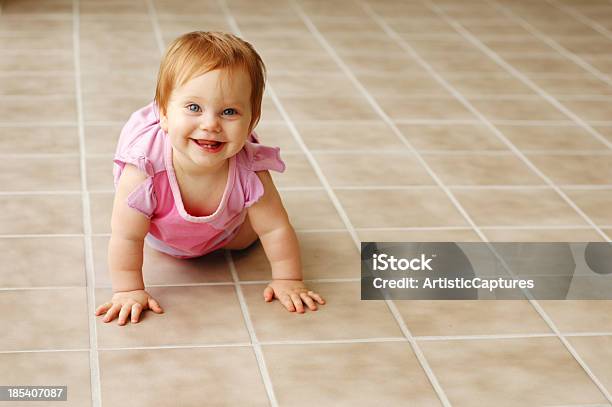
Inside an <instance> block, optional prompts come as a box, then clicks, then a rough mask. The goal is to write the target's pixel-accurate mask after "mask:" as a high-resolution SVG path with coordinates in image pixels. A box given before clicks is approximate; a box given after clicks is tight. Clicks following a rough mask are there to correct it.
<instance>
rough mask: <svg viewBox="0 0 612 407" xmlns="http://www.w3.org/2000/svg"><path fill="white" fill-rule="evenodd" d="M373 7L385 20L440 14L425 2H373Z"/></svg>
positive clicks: (428, 16) (424, 17) (435, 16)
mask: <svg viewBox="0 0 612 407" xmlns="http://www.w3.org/2000/svg"><path fill="white" fill-rule="evenodd" d="M371 3H372V4H371V5H372V9H373V10H374V12H376V14H378V15H379V16H381V17H384V19H385V20H389V19H391V20H393V21H395V20H398V19H400V18H401V19H402V20H408V19H437V20H440V18H439V17H438V15H437V14H436V13H435V12H434V11H433V10H431V8H430V7H427V6H426V5H425V4H420V3H413V2H408V3H404V2H400V3H398V2H371Z"/></svg>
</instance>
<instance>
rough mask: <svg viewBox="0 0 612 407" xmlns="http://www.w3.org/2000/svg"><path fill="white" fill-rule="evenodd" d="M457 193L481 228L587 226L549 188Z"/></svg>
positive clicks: (460, 191)
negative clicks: (501, 226)
mask: <svg viewBox="0 0 612 407" xmlns="http://www.w3.org/2000/svg"><path fill="white" fill-rule="evenodd" d="M453 194H454V195H455V197H456V198H457V199H458V200H459V202H460V203H461V205H462V206H463V208H465V210H466V211H467V212H468V214H469V215H470V216H471V217H472V219H473V220H474V222H475V223H476V224H477V225H481V226H495V225H512V226H519V225H520V226H531V227H534V228H537V226H550V225H559V226H560V225H586V222H585V221H584V220H583V219H582V218H581V217H580V216H579V215H578V214H577V213H576V212H575V211H574V209H572V208H571V207H570V206H569V205H568V204H567V203H566V202H565V201H564V200H563V199H562V198H561V197H560V196H559V195H558V194H557V193H556V192H554V191H552V190H549V189H520V188H517V189H512V190H504V189H489V190H487V189H472V190H468V189H464V190H454V191H453Z"/></svg>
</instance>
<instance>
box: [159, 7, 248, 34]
mask: <svg viewBox="0 0 612 407" xmlns="http://www.w3.org/2000/svg"><path fill="white" fill-rule="evenodd" d="M175 5H176V4H175ZM178 7H182V5H178ZM157 21H158V23H159V28H160V29H161V31H162V32H163V33H175V35H176V36H177V37H178V36H179V34H181V33H186V32H190V31H199V30H202V29H206V30H208V31H225V32H231V31H232V29H231V27H230V26H229V24H228V22H227V21H226V20H224V19H222V18H219V17H218V16H215V15H209V16H201V17H195V16H189V15H185V16H180V15H176V14H162V15H159V16H158V19H157ZM149 24H150V23H149ZM240 30H241V31H242V32H243V34H244V35H245V36H244V37H243V38H245V39H246V40H247V41H248V36H249V33H247V32H246V31H244V26H243V24H240Z"/></svg>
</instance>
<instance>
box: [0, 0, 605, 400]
mask: <svg viewBox="0 0 612 407" xmlns="http://www.w3.org/2000/svg"><path fill="white" fill-rule="evenodd" d="M195 29H202V30H225V31H233V32H235V33H239V34H240V35H242V36H243V37H245V38H246V39H247V40H249V41H251V42H252V43H253V44H254V45H255V47H256V48H257V49H258V50H259V51H260V53H261V54H262V56H263V58H264V60H265V61H266V63H267V65H268V69H269V80H270V81H269V87H268V88H267V92H266V95H265V100H264V108H263V119H262V121H261V124H260V125H259V128H258V130H259V133H260V135H261V138H262V139H263V141H264V142H265V143H268V144H274V145H279V146H280V147H281V148H282V151H283V156H284V158H285V160H286V162H287V163H288V170H287V172H286V173H285V174H283V175H282V176H277V174H275V176H274V177H275V180H276V182H277V184H278V186H279V187H280V190H281V194H282V197H283V200H284V202H285V204H286V207H287V209H288V212H289V214H290V217H291V219H292V222H293V224H294V226H295V227H296V229H297V230H298V234H299V239H300V241H301V248H302V251H303V256H304V273H305V276H306V279H308V280H311V284H312V286H313V287H316V288H317V289H318V290H320V292H321V293H322V294H324V296H325V297H326V298H327V299H328V304H327V305H325V306H324V307H323V309H322V310H320V311H318V312H316V313H315V312H307V313H306V314H304V315H294V314H289V313H287V312H286V311H284V310H283V309H281V307H280V306H279V304H278V303H275V304H266V303H264V302H263V301H262V299H261V290H262V288H263V286H264V284H265V281H266V280H267V279H268V278H269V270H268V266H267V264H266V262H265V258H264V255H263V252H262V250H261V247H259V246H256V247H253V248H251V249H249V250H246V251H243V252H232V253H229V252H227V253H226V252H220V253H215V254H212V255H210V256H206V257H204V258H200V259H195V260H183V261H181V260H176V259H173V258H169V257H168V256H165V255H162V254H159V253H155V252H153V251H152V250H151V249H149V248H146V249H145V264H144V275H145V279H146V283H147V286H148V287H149V288H150V290H151V292H152V293H153V294H154V295H156V297H157V298H158V299H159V300H160V301H161V303H162V304H163V306H164V307H165V309H166V313H165V314H164V315H161V316H160V315H152V314H145V317H144V320H143V321H142V322H141V323H139V324H138V325H129V324H128V325H127V326H125V327H118V326H117V325H116V324H104V323H102V322H101V320H100V319H96V318H95V317H94V316H93V310H94V308H95V306H96V305H97V304H100V303H101V302H102V301H103V300H104V299H106V298H107V297H108V295H109V292H110V285H109V277H108V275H107V265H106V246H107V242H108V238H109V231H110V225H109V220H110V212H111V205H112V197H113V188H112V178H111V177H112V174H111V162H112V154H113V152H114V147H115V142H116V140H117V138H118V134H119V130H120V128H121V126H122V124H123V123H124V121H125V120H126V119H127V118H128V116H129V114H130V113H131V112H132V111H133V110H135V109H137V108H139V107H141V106H143V105H144V104H146V103H147V102H148V101H149V100H151V98H152V96H153V91H154V86H155V76H156V70H157V65H158V62H159V59H160V55H161V52H162V50H163V49H164V48H165V45H166V44H167V43H168V42H169V41H171V40H172V39H173V38H174V37H176V36H177V35H179V34H181V33H183V32H186V31H190V30H195ZM0 95H1V96H0V134H1V137H0V154H1V155H2V159H1V160H0V189H1V191H0V208H1V210H0V264H1V267H0V310H1V312H0V385H9V384H16V385H27V384H38V385H58V384H62V385H67V386H68V389H69V393H68V394H69V400H68V402H66V403H63V404H62V405H66V406H94V407H99V406H117V405H130V406H148V407H152V406H202V405H219V406H221V405H228V406H234V405H241V406H244V405H248V406H255V405H271V406H306V405H317V406H339V405H351V406H370V405H373V404H378V405H384V406H408V405H410V406H413V405H419V406H421V405H422V406H435V405H444V406H450V405H452V406H591V407H594V406H611V405H612V319H611V318H610V315H612V302H609V301H582V302H577V301H576V302H567V301H549V302H544V301H540V302H537V303H536V302H534V303H529V302H523V301H499V302H483V301H481V302H473V301H462V302H458V301H457V302H440V301H438V302H436V301H422V302H419V301H410V302H409V301H396V302H395V303H388V304H387V303H385V302H374V301H372V302H366V301H360V300H359V284H358V281H359V280H358V278H359V261H358V253H359V252H358V247H359V241H360V240H364V241H368V240H376V241H384V240H387V241H389V240H391V241H392V240H398V241H427V240H433V241H479V240H490V241H574V240H575V241H601V240H608V241H609V240H610V237H611V236H612V210H611V209H610V208H611V207H612V103H611V102H612V1H610V0H588V1H574V0H537V1H532V0H497V1H496V0H490V1H489V0H470V1H460V0H435V1H434V0H431V1H417V0H405V1H391V0H383V1H378V0H376V1H374V0H371V1H369V2H368V1H365V0H364V1H362V0H355V1H353V0H350V1H349V0H338V1H332V2H330V1H322V0H317V1H315V0H295V1H294V0H266V1H247V0H218V1H217V0H193V1H190V2H180V1H178V0H105V1H99V0H0ZM41 214H42V216H41ZM200 311H202V312H200ZM0 405H8V403H7V402H4V403H3V402H0ZM19 405H20V406H26V405H38V406H40V405H43V403H27V402H24V403H19ZM53 405H56V404H53ZM57 405H59V404H57Z"/></svg>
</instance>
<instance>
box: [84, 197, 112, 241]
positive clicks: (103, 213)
mask: <svg viewBox="0 0 612 407" xmlns="http://www.w3.org/2000/svg"><path fill="white" fill-rule="evenodd" d="M114 196H115V194H114V192H90V193H89V212H90V220H91V231H92V233H110V232H111V215H112V213H113V199H114Z"/></svg>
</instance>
